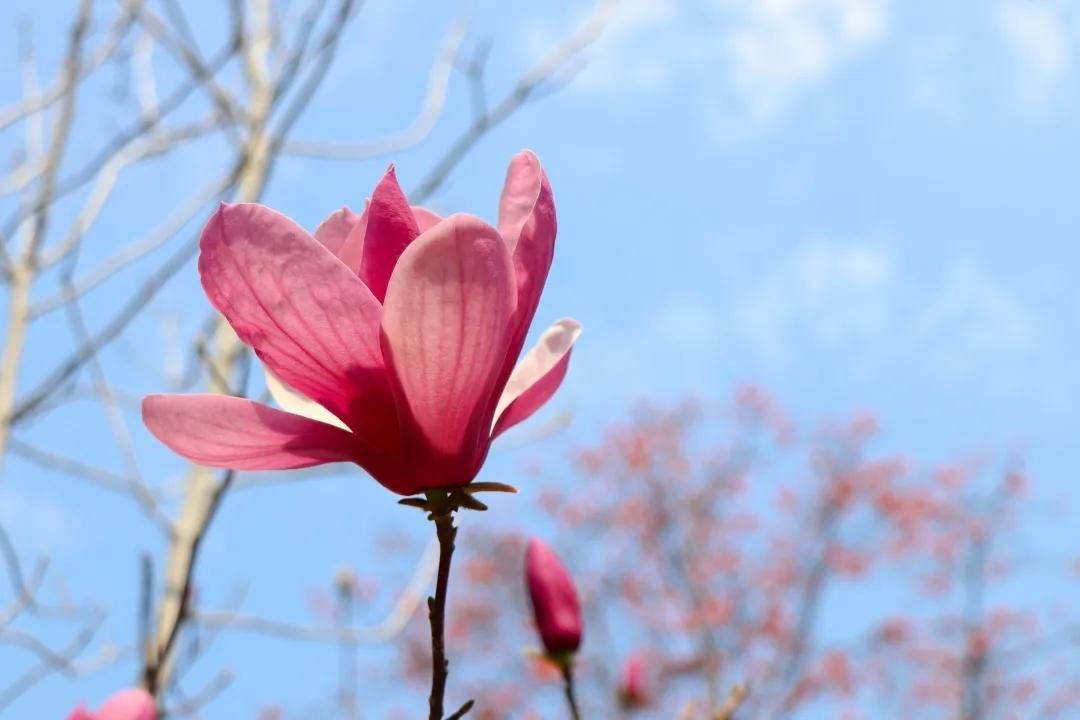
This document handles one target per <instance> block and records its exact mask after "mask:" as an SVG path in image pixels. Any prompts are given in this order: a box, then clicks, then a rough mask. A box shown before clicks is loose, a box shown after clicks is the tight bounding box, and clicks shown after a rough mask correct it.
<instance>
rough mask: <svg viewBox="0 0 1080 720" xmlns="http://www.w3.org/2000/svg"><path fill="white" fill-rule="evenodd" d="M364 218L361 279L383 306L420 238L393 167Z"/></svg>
mask: <svg viewBox="0 0 1080 720" xmlns="http://www.w3.org/2000/svg"><path fill="white" fill-rule="evenodd" d="M364 215H365V219H366V223H367V226H366V229H365V231H364V254H363V260H361V262H360V279H361V280H363V281H364V284H365V285H367V286H368V288H370V289H371V292H372V294H373V295H374V296H375V298H376V299H377V300H378V301H379V302H382V301H383V298H385V297H386V286H387V284H388V283H389V282H390V275H391V274H392V273H393V272H394V266H395V265H396V264H397V262H398V258H399V257H401V253H402V252H404V250H405V248H407V247H408V246H409V243H411V242H412V241H413V240H415V239H416V237H417V236H418V235H419V234H420V230H419V228H418V226H417V222H416V218H415V217H413V210H412V208H411V207H410V206H409V200H408V198H406V197H405V193H404V191H402V189H401V186H400V185H398V181H397V176H396V175H395V174H394V166H393V165H391V166H390V168H389V169H388V170H387V171H386V174H385V175H384V176H383V179H382V180H380V181H379V184H378V185H377V186H376V187H375V192H374V193H372V196H371V203H370V204H369V205H368V208H367V210H366V211H365V213H364Z"/></svg>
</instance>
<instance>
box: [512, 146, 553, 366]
mask: <svg viewBox="0 0 1080 720" xmlns="http://www.w3.org/2000/svg"><path fill="white" fill-rule="evenodd" d="M555 232H556V221H555V200H554V198H553V197H552V195H551V186H550V185H549V184H548V180H547V175H546V174H545V173H544V170H543V168H542V167H541V166H540V159H539V158H537V157H536V155H535V154H533V153H532V152H531V151H529V150H523V151H521V152H520V153H518V154H517V155H515V156H514V158H513V160H511V161H510V167H509V169H508V170H507V171H506V182H505V184H504V185H503V191H502V196H501V197H500V199H499V233H500V234H501V235H502V236H503V238H504V239H505V240H506V243H507V245H508V246H509V247H510V249H511V250H512V252H513V256H514V272H515V277H516V285H517V311H516V312H515V314H514V319H513V322H512V323H511V324H512V329H511V339H510V344H509V352H508V353H507V357H506V364H505V365H504V367H503V378H504V379H506V378H508V377H509V376H510V372H511V371H512V370H513V366H514V361H515V360H517V357H518V355H519V354H520V353H521V348H522V346H523V345H524V344H525V336H526V335H527V334H528V332H529V325H531V324H532V321H533V316H534V315H535V314H536V306H537V305H538V304H539V303H540V294H541V293H542V292H543V290H544V283H546V282H547V276H548V270H550V269H551V260H552V258H553V257H554V253H555Z"/></svg>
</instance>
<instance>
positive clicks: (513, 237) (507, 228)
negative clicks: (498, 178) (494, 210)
mask: <svg viewBox="0 0 1080 720" xmlns="http://www.w3.org/2000/svg"><path fill="white" fill-rule="evenodd" d="M542 173H543V170H541V169H540V159H539V158H538V157H536V155H535V154H534V153H533V152H532V151H530V150H522V151H521V152H519V153H518V154H517V155H515V156H514V158H513V160H511V161H510V167H509V168H507V170H506V180H505V182H504V183H503V189H502V194H501V195H500V197H499V234H500V235H502V236H503V239H505V240H506V242H507V244H508V245H509V246H510V250H511V251H513V249H514V247H515V246H516V245H517V241H518V235H520V234H521V228H522V226H523V225H525V223H526V221H528V219H529V216H530V215H531V214H532V212H533V206H534V205H536V200H537V198H538V197H539V195H540V189H541V182H542V177H543V175H542Z"/></svg>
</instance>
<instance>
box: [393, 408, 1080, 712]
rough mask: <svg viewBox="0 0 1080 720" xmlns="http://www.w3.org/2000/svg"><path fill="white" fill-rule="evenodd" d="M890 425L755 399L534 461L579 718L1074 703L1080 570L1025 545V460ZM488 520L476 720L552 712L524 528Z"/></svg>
mask: <svg viewBox="0 0 1080 720" xmlns="http://www.w3.org/2000/svg"><path fill="white" fill-rule="evenodd" d="M877 435H878V428H877V423H876V421H875V420H874V419H873V418H871V417H869V416H867V415H857V416H855V417H853V418H852V419H851V420H850V421H848V422H845V423H840V424H830V425H826V426H824V427H822V428H820V429H818V430H813V431H808V432H805V433H804V432H800V431H798V430H797V428H796V427H795V426H794V425H793V424H792V423H791V422H790V421H789V420H788V419H787V418H786V417H785V415H784V414H783V413H782V411H781V410H780V409H779V407H778V406H777V405H776V404H775V402H774V401H773V400H771V399H770V398H769V397H768V396H767V395H766V394H765V393H763V392H762V391H760V390H757V389H753V388H747V389H744V390H741V391H739V392H738V393H737V395H736V397H735V399H734V401H733V402H732V403H731V404H730V405H727V406H719V407H717V406H707V407H705V406H700V405H697V404H688V405H683V406H679V407H667V408H664V407H648V408H644V409H643V410H642V411H641V412H640V414H639V415H638V417H637V419H636V420H634V421H633V422H627V423H620V424H618V425H616V426H614V427H612V428H611V429H610V431H609V432H608V433H607V434H606V435H605V436H604V437H603V439H602V440H600V441H599V442H597V443H596V444H593V445H588V446H582V447H578V448H576V449H573V450H572V451H571V452H570V458H569V461H568V462H567V463H565V464H563V463H559V462H554V461H552V460H551V459H550V457H546V459H545V460H543V461H538V463H537V465H538V467H537V468H536V469H535V471H534V477H533V479H532V480H529V481H527V482H532V483H536V484H538V485H540V486H542V488H543V489H542V490H541V491H540V502H539V506H538V507H537V508H536V515H537V518H536V520H537V523H538V526H540V527H548V528H549V529H550V530H549V532H550V535H551V537H552V538H553V539H554V540H553V542H554V545H555V546H556V548H557V549H558V550H559V551H561V552H562V553H563V555H564V558H565V560H566V564H567V566H568V567H569V568H570V572H571V573H572V574H573V576H574V577H575V578H576V581H577V583H578V585H579V586H580V588H581V606H582V617H583V622H584V634H583V635H584V641H583V643H582V645H581V648H580V650H579V651H578V652H577V653H576V656H575V664H576V671H575V680H576V688H577V689H578V694H579V702H580V705H581V708H582V711H581V712H582V717H620V716H622V717H631V716H634V717H637V716H640V717H680V718H712V719H714V720H715V719H718V718H725V719H726V718H731V717H734V718H790V717H811V718H812V717H819V716H822V717H850V718H860V717H861V718H880V717H898V718H929V719H931V720H933V719H936V718H960V719H961V720H980V719H987V718H1069V717H1072V716H1073V715H1075V714H1076V713H1077V712H1080V667H1077V665H1076V658H1077V649H1078V647H1080V646H1078V642H1080V633H1078V628H1080V624H1078V623H1080V618H1077V617H1075V615H1073V614H1070V610H1071V611H1073V612H1074V611H1075V603H1073V602H1070V598H1069V597H1068V596H1049V597H1048V596H1045V595H1044V594H1043V593H1041V592H1033V589H1034V588H1041V587H1043V583H1044V582H1045V579H1044V578H1043V575H1044V574H1045V573H1047V572H1049V573H1051V574H1053V575H1054V576H1056V577H1057V579H1058V581H1059V582H1060V583H1061V585H1062V586H1063V587H1066V588H1071V591H1072V592H1074V593H1075V592H1076V579H1075V567H1074V566H1073V563H1072V561H1070V560H1069V559H1068V557H1067V556H1064V555H1063V556H1062V557H1058V558H1046V559H1044V560H1043V561H1041V562H1039V563H1033V562H1032V561H1031V559H1030V558H1029V557H1028V556H1027V554H1028V549H1027V548H1026V547H1025V544H1024V543H1023V542H1022V541H1019V540H1017V539H1016V527H1017V524H1018V520H1020V519H1021V517H1022V516H1023V515H1024V514H1025V513H1026V512H1028V511H1029V508H1027V506H1026V505H1025V496H1026V491H1027V483H1028V480H1027V478H1026V476H1025V475H1024V473H1023V471H1022V468H1021V467H1020V466H1019V465H1018V464H1016V463H1015V462H1013V461H1009V462H1006V463H1004V465H1002V464H1001V463H1000V462H997V463H995V462H993V461H992V459H991V458H982V459H979V458H974V459H970V460H967V461H962V462H957V463H954V464H947V465H943V466H939V467H924V466H922V465H920V464H919V463H918V461H917V459H916V458H908V457H903V456H899V455H889V454H884V455H882V454H879V453H877V452H875V451H874V445H875V440H876V438H877ZM523 484H524V482H523ZM486 530H487V532H485V533H483V534H480V535H478V536H476V535H474V537H473V541H472V542H471V543H470V545H469V546H468V547H466V548H465V549H464V551H463V553H462V556H463V557H462V560H463V563H462V569H463V570H464V574H465V577H467V578H468V582H467V583H463V584H462V585H463V593H462V594H463V595H467V596H466V597H461V596H460V595H459V596H458V598H457V599H456V603H455V608H454V613H453V614H452V617H451V626H450V641H451V647H454V646H455V645H456V648H455V651H454V652H455V655H456V656H458V657H460V658H463V665H464V666H465V668H466V669H465V670H463V672H465V673H467V674H468V677H467V678H466V679H464V680H462V681H461V682H464V683H466V687H468V688H469V690H468V691H469V693H470V695H471V696H474V697H476V698H477V710H478V713H477V717H483V718H491V719H494V718H504V717H520V718H541V717H550V716H553V715H554V711H553V710H551V708H553V707H557V704H558V700H559V691H558V688H559V685H560V684H561V680H560V678H561V674H560V667H561V665H560V663H559V662H558V659H559V657H558V654H556V655H554V656H552V654H551V653H550V652H547V653H537V652H534V651H532V650H530V648H534V647H536V646H537V644H538V643H537V640H536V637H535V632H534V630H533V628H532V627H530V622H529V610H528V608H529V602H528V600H527V599H526V593H525V592H524V591H523V589H522V588H521V586H520V583H519V582H517V577H518V575H519V574H520V572H521V567H522V557H523V554H524V553H525V547H526V541H527V539H528V538H527V536H525V535H523V534H522V532H521V531H520V530H519V529H517V528H516V527H515V526H514V525H513V524H508V525H504V529H503V530H499V531H490V528H486ZM1067 550H1068V549H1065V551H1066V552H1067ZM543 637H544V632H543V626H541V638H543ZM408 638H409V642H408V643H407V644H405V645H403V646H402V648H401V659H402V679H403V682H405V683H406V684H408V683H410V682H413V681H416V680H419V681H421V682H422V675H418V674H417V669H418V668H422V667H423V664H424V661H425V658H426V654H425V646H424V642H423V641H424V635H423V633H422V631H420V629H419V628H414V632H410V634H409V636H408ZM542 644H546V641H545V642H542ZM512 649H513V650H516V655H515V656H514V658H513V659H512V660H511V659H508V658H509V653H511V652H512ZM550 649H551V648H550V647H548V648H547V650H548V651H550ZM552 657H554V659H555V661H552V659H551V658H552Z"/></svg>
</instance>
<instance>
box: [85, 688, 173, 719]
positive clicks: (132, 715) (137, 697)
mask: <svg viewBox="0 0 1080 720" xmlns="http://www.w3.org/2000/svg"><path fill="white" fill-rule="evenodd" d="M68 720H157V707H156V706H155V705H154V697H153V696H152V695H151V694H150V693H148V692H146V691H145V690H143V689H141V688H130V689H128V690H121V691H120V692H118V693H114V694H113V695H112V696H110V697H109V699H108V700H106V701H105V704H104V705H102V706H101V708H100V709H99V710H98V711H97V712H90V711H88V710H86V709H85V708H84V707H82V706H81V705H80V706H79V707H77V708H75V709H74V710H73V711H72V713H71V714H70V715H68Z"/></svg>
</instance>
